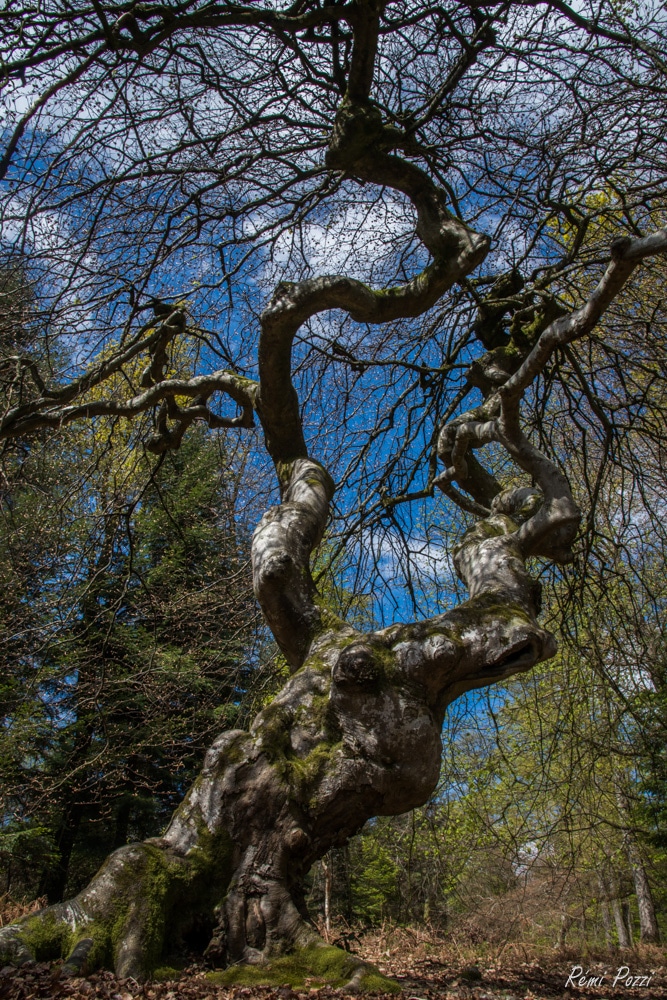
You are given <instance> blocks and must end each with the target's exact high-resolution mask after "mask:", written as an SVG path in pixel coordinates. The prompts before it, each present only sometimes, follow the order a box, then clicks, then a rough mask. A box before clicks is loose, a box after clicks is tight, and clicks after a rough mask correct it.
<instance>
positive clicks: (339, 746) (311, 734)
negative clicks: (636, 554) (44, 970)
mask: <svg viewBox="0 0 667 1000" xmlns="http://www.w3.org/2000/svg"><path fill="white" fill-rule="evenodd" d="M516 529H517V524H516V522H514V521H513V520H512V518H511V516H510V515H508V514H504V515H503V516H497V515H496V516H494V518H492V519H490V520H489V522H488V523H487V524H482V525H480V526H478V527H477V528H475V529H474V530H473V531H471V532H469V533H468V535H467V536H466V538H464V540H463V542H462V543H461V545H460V547H459V549H458V551H457V554H456V561H457V565H458V566H459V570H460V572H461V573H462V575H463V576H464V578H466V577H468V578H469V583H470V584H471V589H472V590H473V591H474V596H473V597H472V598H471V600H470V601H468V602H467V603H465V604H462V605H460V606H459V607H457V608H455V609H453V610H451V611H449V612H447V613H445V614H442V615H439V616H437V617H436V618H433V619H431V620H429V621H424V622H421V623H416V624H405V625H394V626H392V627H390V628H388V629H384V630H380V631H376V632H371V633H360V632H358V631H356V630H355V629H353V628H351V627H350V626H347V625H345V624H343V623H340V622H335V623H334V624H335V627H322V628H321V629H320V630H319V632H317V633H316V634H315V636H314V637H313V638H312V640H311V641H310V643H309V647H308V652H307V655H306V657H305V659H304V662H303V665H302V666H301V667H300V668H299V669H298V670H297V671H296V672H295V673H294V674H293V676H292V677H291V678H290V679H289V681H288V682H287V683H286V684H285V686H284V688H283V689H282V691H281V692H280V693H279V694H278V695H277V697H276V698H275V699H274V700H273V702H271V704H269V705H267V706H266V707H265V708H264V709H263V710H262V711H261V712H260V713H259V715H258V716H257V717H256V719H255V720H254V722H253V725H252V726H251V728H250V730H249V731H248V732H245V731H242V730H232V731H228V732H225V733H223V734H222V735H221V736H220V737H219V738H218V739H217V740H216V741H215V743H214V744H213V746H212V747H211V749H210V750H209V751H208V754H207V756H206V760H205V764H204V768H203V770H202V772H201V775H200V776H199V778H198V780H197V781H196V782H195V784H194V785H193V787H192V788H191V790H190V791H189V793H188V794H187V796H186V798H185V800H184V801H183V803H182V804H181V806H180V807H179V808H178V809H177V811H176V813H175V814H174V816H173V818H172V821H171V823H170V825H169V827H168V829H167V830H166V831H165V834H164V836H162V837H160V838H155V839H152V840H149V841H146V842H144V843H142V844H132V845H129V846H127V847H123V848H121V849H120V850H118V851H116V852H114V854H112V855H111V856H110V858H109V859H108V860H107V862H106V863H105V865H104V866H103V867H102V869H101V870H100V872H99V873H98V875H97V876H96V877H95V878H94V879H93V881H92V882H91V883H90V885H89V886H88V887H87V888H86V889H84V890H83V892H81V893H80V894H79V895H78V896H77V897H76V898H75V899H73V900H71V901H69V902H66V903H61V904H58V905H56V906H52V907H48V908H47V909H46V910H44V911H42V912H41V913H40V914H37V915H35V916H32V917H29V918H28V919H27V920H24V921H23V922H21V923H19V924H16V925H14V926H12V927H9V928H5V929H3V930H2V931H0V950H1V951H2V956H1V957H2V960H4V961H16V962H21V961H24V960H25V959H27V958H38V959H53V958H57V957H62V958H64V959H65V960H66V964H67V966H68V967H70V968H71V969H72V970H76V971H85V970H87V969H90V968H93V967H94V966H99V965H107V966H111V967H113V968H115V970H116V971H117V972H118V974H119V975H123V976H134V977H135V978H136V979H142V978H146V977H147V976H150V975H151V974H152V972H153V971H154V970H155V969H156V968H157V967H159V966H160V965H162V964H164V962H165V960H166V959H167V958H168V956H169V955H170V954H174V953H178V951H179V949H183V948H184V947H186V946H187V945H188V943H189V944H190V945H192V944H193V943H196V942H197V941H198V943H199V944H200V945H204V944H206V942H208V947H207V949H206V954H207V956H208V958H209V960H210V961H211V962H212V963H214V964H218V965H223V966H224V965H226V964H230V963H239V962H243V963H247V964H250V965H255V966H263V967H264V966H266V965H267V963H271V962H272V961H275V959H276V957H277V956H280V955H284V954H285V953H287V952H290V951H292V950H293V949H302V948H309V947H313V946H314V945H316V944H317V943H318V942H319V938H318V935H317V932H316V930H315V928H314V926H313V925H312V923H311V922H310V921H309V919H308V915H307V913H306V910H305V906H304V901H303V892H302V885H303V879H304V876H305V875H306V873H307V872H308V870H309V868H310V866H311V865H312V864H313V862H314V861H316V860H317V859H319V858H321V857H322V856H323V855H324V854H325V853H326V852H327V851H328V850H329V849H330V848H331V847H332V846H339V845H342V844H344V843H346V841H347V840H348V838H349V837H351V836H352V835H353V834H354V833H356V832H357V831H358V830H359V829H360V828H361V826H362V825H363V824H364V822H365V821H366V820H367V819H369V818H370V817H371V816H376V815H392V814H397V813H403V812H406V811H407V810H409V809H411V808H413V807H415V806H418V805H420V804H422V803H423V802H425V801H426V800H427V798H428V796H429V795H430V794H431V792H432V791H433V789H434V787H435V785H436V782H437V780H438V775H439V768H440V752H441V745H440V732H441V726H442V721H443V717H444V713H445V709H446V707H447V705H448V704H449V703H450V702H451V701H452V700H453V699H454V698H455V697H457V696H458V695H460V694H461V693H462V692H463V691H467V690H469V689H471V688H473V687H477V686H481V685H484V684H488V683H491V682H492V681H493V680H497V679H500V678H502V677H506V676H508V675H509V674H511V673H514V672H516V671H517V670H524V669H528V668H529V667H531V666H532V665H533V664H534V663H535V662H537V661H538V660H539V659H542V658H544V657H545V656H549V655H551V653H553V650H554V643H553V640H552V638H551V636H550V635H549V634H548V633H547V632H545V631H544V630H542V629H541V628H540V627H539V626H538V625H537V623H536V618H535V614H536V607H535V588H534V586H533V583H532V581H531V580H530V577H529V576H528V574H527V573H526V570H525V566H524V564H523V561H522V559H521V554H520V551H519V550H518V549H517V545H516V542H515V537H516ZM480 563H483V564H484V566H485V572H484V574H483V578H484V579H486V580H487V586H486V587H484V586H483V584H482V582H481V579H482V577H480V574H479V572H478V570H479V566H480ZM364 975H365V973H364ZM357 978H358V979H359V981H361V980H362V979H363V975H361V973H360V976H358V977H357Z"/></svg>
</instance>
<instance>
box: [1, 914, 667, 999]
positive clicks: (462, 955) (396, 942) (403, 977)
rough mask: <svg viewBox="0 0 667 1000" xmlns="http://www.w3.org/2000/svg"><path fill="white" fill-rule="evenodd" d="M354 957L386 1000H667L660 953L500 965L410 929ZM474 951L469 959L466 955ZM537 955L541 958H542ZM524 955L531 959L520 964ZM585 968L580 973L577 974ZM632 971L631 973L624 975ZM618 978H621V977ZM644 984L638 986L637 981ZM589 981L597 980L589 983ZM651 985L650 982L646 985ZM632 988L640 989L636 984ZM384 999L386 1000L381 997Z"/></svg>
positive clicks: (39, 988)
mask: <svg viewBox="0 0 667 1000" xmlns="http://www.w3.org/2000/svg"><path fill="white" fill-rule="evenodd" d="M354 946H355V951H356V952H357V953H358V954H359V955H360V957H363V958H364V959H366V960H367V961H370V962H373V964H374V965H376V966H377V967H378V968H379V969H380V971H382V972H384V973H385V974H386V975H388V976H391V977H392V978H393V979H395V980H396V981H397V982H398V983H399V984H400V986H401V990H402V995H399V996H398V997H397V996H396V995H395V994H394V995H392V994H385V995H384V998H386V1000H390V997H391V998H392V1000H555V998H559V1000H560V998H562V1000H593V998H595V1000H630V998H633V1000H640V998H645V1000H667V956H666V954H665V952H664V951H663V950H662V949H658V948H645V949H637V950H633V951H632V952H628V953H624V954H622V955H615V954H613V953H609V954H607V955H606V957H605V956H604V954H603V953H600V954H597V955H596V956H595V957H591V956H590V955H589V956H588V957H577V955H576V951H575V950H574V949H570V950H569V951H568V952H567V953H561V954H558V955H557V954H555V953H552V954H549V953H542V954H541V955H540V956H539V958H537V957H534V958H530V955H529V951H528V949H527V948H526V947H524V946H521V948H520V950H521V952H523V955H521V956H517V954H516V950H514V949H511V948H510V949H501V950H502V952H503V953H502V954H500V955H498V956H497V957H496V958H495V959H494V958H493V957H489V958H487V959H485V960H484V959H480V958H477V961H475V960H474V958H473V959H472V960H471V957H470V955H471V954H473V955H474V952H470V950H469V949H461V948H460V947H457V946H456V945H454V946H452V945H451V944H448V943H447V941H446V940H444V941H442V942H441V943H440V945H439V946H433V945H426V946H425V944H424V940H423V939H421V940H419V938H418V936H417V935H415V936H413V937H411V935H410V933H409V932H408V931H405V932H392V935H391V936H390V937H389V938H388V937H387V935H386V934H384V935H383V934H380V933H377V934H372V935H369V936H367V937H365V938H364V939H363V940H361V941H358V940H355V941H354ZM466 952H468V954H466ZM536 954H537V953H536ZM522 957H527V958H529V959H530V960H528V961H522V960H521V958H522ZM579 967H580V968H579ZM624 969H627V971H624ZM619 972H620V973H621V976H620V977H619ZM639 978H641V979H643V982H642V983H641V984H640V983H639V982H637V979H639ZM591 980H595V982H593V983H591ZM647 980H648V981H647ZM633 982H634V983H635V985H633ZM345 997H346V993H345V991H344V990H341V989H332V988H330V987H327V986H325V985H322V984H319V983H317V981H315V980H313V981H312V982H309V981H308V980H307V981H306V986H304V987H303V988H292V987H290V986H287V985H285V986H282V987H278V988H276V987H275V986H272V987H253V988H252V989H251V988H249V987H240V986H235V987H223V986H219V985H215V984H214V983H212V982H211V981H210V980H209V979H207V974H206V970H205V969H203V968H201V967H198V966H195V965H193V966H192V967H190V968H189V969H186V970H185V971H184V972H183V973H182V974H181V975H180V977H179V978H178V979H172V980H167V981H162V982H149V983H143V984H140V983H137V982H135V980H133V979H118V978H116V977H115V976H114V975H113V974H112V973H109V972H103V973H98V974H97V975H92V976H90V977H89V978H87V979H79V978H76V979H75V978H67V977H65V976H62V975H61V973H60V969H59V967H58V965H49V964H47V963H41V964H32V963H31V964H27V965H24V966H22V967H21V968H20V969H14V968H10V967H9V966H8V967H6V968H4V969H2V970H0V1000H33V998H34V1000H37V998H39V1000H42V998H44V1000H47V998H48V1000H50V998H53V1000H134V998H140V1000H345ZM376 997H377V998H378V1000H381V998H383V995H382V994H376Z"/></svg>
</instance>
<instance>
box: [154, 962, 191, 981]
mask: <svg viewBox="0 0 667 1000" xmlns="http://www.w3.org/2000/svg"><path fill="white" fill-rule="evenodd" d="M183 968H184V966H182V965H181V966H179V967H177V966H175V965H160V966H159V967H158V968H157V969H154V970H153V975H152V977H151V978H152V979H154V980H156V982H158V983H164V982H167V981H168V980H171V979H178V978H179V977H180V975H181V973H182V972H183Z"/></svg>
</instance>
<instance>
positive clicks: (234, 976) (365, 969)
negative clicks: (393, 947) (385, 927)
mask: <svg viewBox="0 0 667 1000" xmlns="http://www.w3.org/2000/svg"><path fill="white" fill-rule="evenodd" d="M207 978H208V979H209V980H211V981H212V982H214V983H216V984H218V985H221V986H250V987H252V986H274V987H280V986H290V987H291V988H294V989H296V988H305V989H308V988H309V987H319V986H330V987H333V988H338V989H343V990H345V992H346V993H365V992H381V993H399V992H400V989H401V988H400V986H399V985H398V983H397V982H395V980H393V979H389V978H388V977H387V976H384V975H382V973H381V972H379V971H378V970H377V969H376V968H375V966H373V965H370V964H369V963H368V962H364V961H363V960H362V959H360V958H358V957H357V956H356V955H350V954H349V953H348V952H346V951H343V950H342V948H336V947H334V946H333V945H328V944H326V943H325V942H324V941H322V940H319V941H317V940H316V941H314V942H312V943H311V944H309V945H307V946H306V947H305V948H296V949H295V950H294V951H292V952H290V953H289V954H287V955H280V956H279V957H277V958H275V959H273V960H271V961H269V962H267V963H265V964H262V965H247V964H244V965H232V966H230V967H229V968H228V969H224V970H222V971H220V972H218V971H216V972H211V973H209V974H208V976H207Z"/></svg>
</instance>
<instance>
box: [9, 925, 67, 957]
mask: <svg viewBox="0 0 667 1000" xmlns="http://www.w3.org/2000/svg"><path fill="white" fill-rule="evenodd" d="M18 937H19V938H20V940H21V942H22V943H23V944H24V945H25V946H26V948H28V949H29V950H30V952H31V953H32V954H33V955H34V956H35V960H36V961H37V962H53V961H55V959H57V958H62V957H63V956H65V955H68V954H69V952H70V950H71V944H72V932H71V930H70V928H69V927H68V926H67V924H65V923H62V922H61V921H59V920H56V918H55V917H54V916H53V914H52V913H46V914H44V915H43V916H40V915H37V916H34V917H30V918H29V919H28V920H26V922H25V923H24V924H22V925H21V926H20V930H19V934H18Z"/></svg>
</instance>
